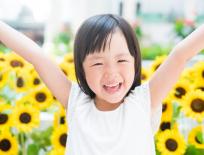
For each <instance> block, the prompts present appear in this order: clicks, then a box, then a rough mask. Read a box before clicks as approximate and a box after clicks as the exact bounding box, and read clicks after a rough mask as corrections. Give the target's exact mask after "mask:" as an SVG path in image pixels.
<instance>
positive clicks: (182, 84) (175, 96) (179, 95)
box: [170, 80, 192, 103]
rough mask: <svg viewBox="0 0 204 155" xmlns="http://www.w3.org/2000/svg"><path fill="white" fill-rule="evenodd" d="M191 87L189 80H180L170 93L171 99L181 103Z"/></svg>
mask: <svg viewBox="0 0 204 155" xmlns="http://www.w3.org/2000/svg"><path fill="white" fill-rule="evenodd" d="M191 89H192V88H191V85H190V83H189V81H187V80H180V81H178V82H177V83H176V85H175V86H174V88H173V90H172V91H171V92H170V96H171V99H172V100H173V101H176V102H178V103H181V101H182V100H183V98H184V97H185V95H186V94H187V92H189V91H190V90H191Z"/></svg>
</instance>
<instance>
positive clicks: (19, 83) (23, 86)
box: [12, 70, 31, 93]
mask: <svg viewBox="0 0 204 155" xmlns="http://www.w3.org/2000/svg"><path fill="white" fill-rule="evenodd" d="M12 88H13V89H14V90H15V91H16V92H17V93H20V92H27V91H28V90H29V89H30V88H31V81H30V75H29V73H28V72H27V71H26V70H19V71H18V72H16V77H15V80H14V84H13V87H12Z"/></svg>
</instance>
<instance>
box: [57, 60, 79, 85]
mask: <svg viewBox="0 0 204 155" xmlns="http://www.w3.org/2000/svg"><path fill="white" fill-rule="evenodd" d="M59 66H60V68H61V70H62V71H63V72H64V74H65V75H66V76H67V78H68V79H69V80H72V81H76V76H75V68H74V64H71V63H69V64H68V63H66V62H62V63H61V64H60V65H59Z"/></svg>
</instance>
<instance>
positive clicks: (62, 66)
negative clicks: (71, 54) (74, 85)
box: [59, 62, 69, 77]
mask: <svg viewBox="0 0 204 155" xmlns="http://www.w3.org/2000/svg"><path fill="white" fill-rule="evenodd" d="M59 67H60V69H61V70H62V71H63V73H64V74H65V75H66V76H67V77H68V72H69V71H68V63H66V62H62V63H60V65H59Z"/></svg>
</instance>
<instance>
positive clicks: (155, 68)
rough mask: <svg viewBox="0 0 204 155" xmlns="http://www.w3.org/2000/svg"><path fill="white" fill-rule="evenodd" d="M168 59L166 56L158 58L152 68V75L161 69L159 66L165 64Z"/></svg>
mask: <svg viewBox="0 0 204 155" xmlns="http://www.w3.org/2000/svg"><path fill="white" fill-rule="evenodd" d="M166 58H167V56H166V55H163V56H157V57H156V59H155V60H154V62H153V63H152V64H151V66H150V70H151V74H152V73H154V72H155V71H156V70H157V69H158V68H159V66H160V65H161V64H162V63H163V62H164V60H165V59H166Z"/></svg>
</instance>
